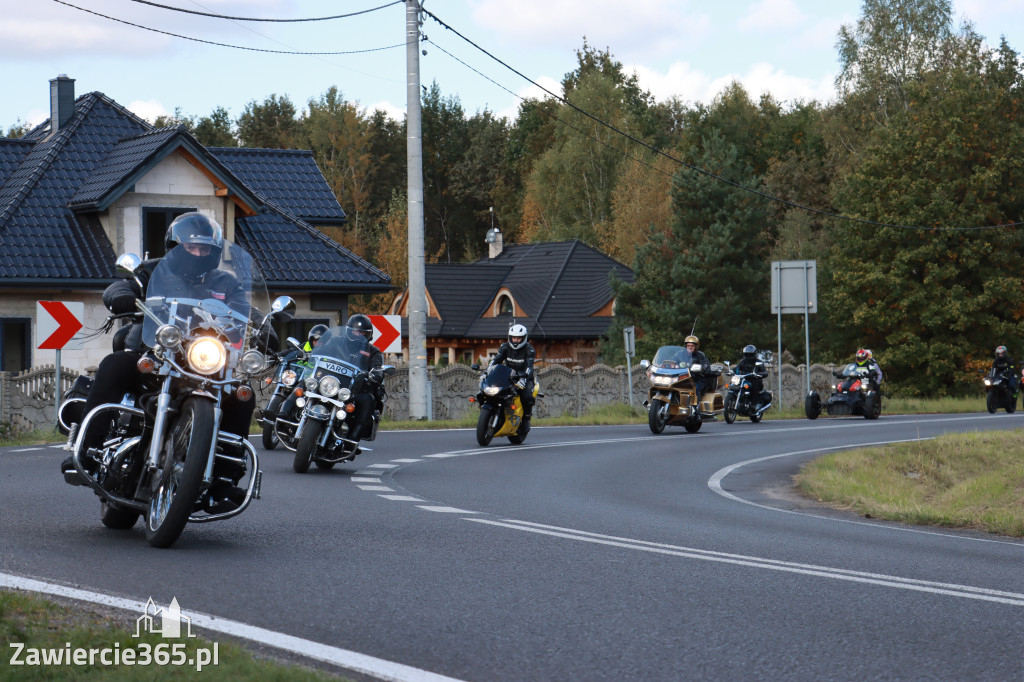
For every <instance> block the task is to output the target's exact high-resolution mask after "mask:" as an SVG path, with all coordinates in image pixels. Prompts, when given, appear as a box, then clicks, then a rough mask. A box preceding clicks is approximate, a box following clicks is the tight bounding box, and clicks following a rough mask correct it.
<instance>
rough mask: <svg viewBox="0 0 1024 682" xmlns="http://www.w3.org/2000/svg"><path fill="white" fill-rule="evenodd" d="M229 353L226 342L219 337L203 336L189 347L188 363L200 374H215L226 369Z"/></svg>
mask: <svg viewBox="0 0 1024 682" xmlns="http://www.w3.org/2000/svg"><path fill="white" fill-rule="evenodd" d="M227 360H228V354H227V350H226V349H225V348H224V344H223V343H221V342H220V341H218V340H217V339H211V338H210V337H209V336H203V337H200V338H198V339H196V340H195V341H193V342H192V345H191V346H189V347H188V364H189V366H190V367H191V368H192V369H193V370H194V371H195V372H197V373H199V374H214V373H215V372H219V371H220V370H222V369H224V365H225V364H227Z"/></svg>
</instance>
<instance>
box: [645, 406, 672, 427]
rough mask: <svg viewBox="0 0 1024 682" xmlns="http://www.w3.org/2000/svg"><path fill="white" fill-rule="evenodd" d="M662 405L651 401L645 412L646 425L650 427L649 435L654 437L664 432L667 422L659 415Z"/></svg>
mask: <svg viewBox="0 0 1024 682" xmlns="http://www.w3.org/2000/svg"><path fill="white" fill-rule="evenodd" d="M664 404H665V403H664V402H662V401H661V400H652V401H651V406H650V408H649V409H648V410H647V425H648V426H650V427H651V433H653V434H655V435H657V434H659V433H661V432H662V431H664V430H665V423H666V422H667V421H668V420H667V419H665V417H663V416H662V413H661V408H662V405H664Z"/></svg>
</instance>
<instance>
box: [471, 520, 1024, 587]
mask: <svg viewBox="0 0 1024 682" xmlns="http://www.w3.org/2000/svg"><path fill="white" fill-rule="evenodd" d="M465 520H466V521H473V522H476V523H484V524H488V525H492V526H501V527H504V528H511V529H513V530H522V531H526V532H529V533H538V534H540V535H550V536H552V537H557V538H564V539H567V540H578V541H580V542H590V543H594V544H599V545H608V546H611V547H621V548H623V549H632V550H636V551H641V552H651V553H655V554H665V555H669V556H677V557H682V558H686V559H699V560H701V561H713V562H717V563H724V564H732V565H736V566H747V567H750V568H761V569H768V570H772V571H783V572H787V573H797V574H801V575H812V576H816V577H820V578H831V579H833V580H844V581H848V582H855V583H862V584H867V585H879V586H882V587H892V588H896V589H901V590H911V591H915V592H928V593H932V594H942V595H947V596H951V597H961V598H963V599H975V600H979V601H989V602H996V603H999V604H1008V605H1010V606H1024V594H1019V593H1016V592H1004V591H1001V590H990V589H987V588H982V587H972V586H970V585H957V584H953V583H939V582H933V581H928V580H917V579H914V578H902V577H899V576H891V575H885V574H879V573H866V572H862V571H851V570H847V569H841V568H829V567H827V566H815V565H814V564H800V563H793V562H789V561H779V560H777V559H764V558H761V557H754V556H745V555H742V554H728V553H725V552H713V551H709V550H703V549H697V548H693V547H677V546H674V545H665V544H659V543H654V542H646V541H642V540H632V539H629V538H619V537H616V536H613V535H601V534H599V533H590V532H586V531H578V530H574V529H571V528H559V527H557V526H545V525H543V524H537V523H530V522H528V521H517V520H515V519H509V520H506V521H492V520H489V519H482V518H467V519H465Z"/></svg>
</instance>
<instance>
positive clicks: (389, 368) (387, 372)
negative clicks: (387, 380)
mask: <svg viewBox="0 0 1024 682" xmlns="http://www.w3.org/2000/svg"><path fill="white" fill-rule="evenodd" d="M381 369H382V370H384V376H386V377H390V376H394V375H395V373H396V372H398V370H397V369H395V366H394V365H382V366H381Z"/></svg>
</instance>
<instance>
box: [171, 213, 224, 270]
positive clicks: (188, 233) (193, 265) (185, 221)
mask: <svg viewBox="0 0 1024 682" xmlns="http://www.w3.org/2000/svg"><path fill="white" fill-rule="evenodd" d="M186 244H197V245H199V246H208V247H209V253H208V254H206V255H203V256H197V255H195V254H192V253H189V252H188V250H186V249H184V248H182V249H176V248H175V247H176V246H180V245H186ZM164 246H165V247H166V248H167V255H168V256H170V257H171V267H172V269H173V270H174V271H175V272H177V273H178V274H180V275H182V276H183V277H185V278H186V279H196V278H199V277H202V276H203V275H204V274H206V273H207V272H209V271H210V270H213V269H214V268H216V267H217V265H219V264H220V254H221V251H222V250H223V248H224V236H223V231H222V230H221V229H220V225H218V224H217V221H216V220H214V219H213V218H207V217H206V216H204V215H203V214H202V213H182V214H181V215H180V216H178V217H177V218H175V219H174V220H173V221H172V222H171V224H170V225H168V226H167V234H166V236H165V237H164Z"/></svg>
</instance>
